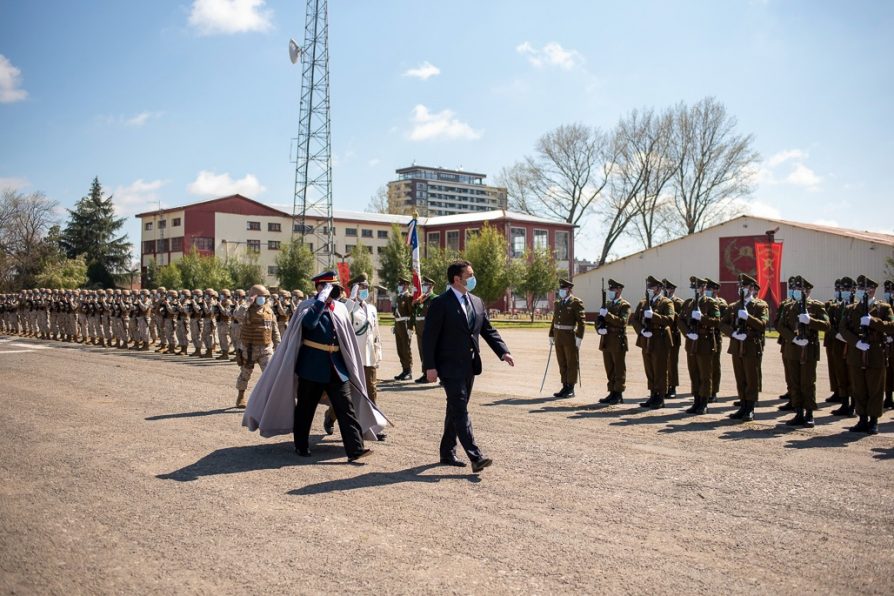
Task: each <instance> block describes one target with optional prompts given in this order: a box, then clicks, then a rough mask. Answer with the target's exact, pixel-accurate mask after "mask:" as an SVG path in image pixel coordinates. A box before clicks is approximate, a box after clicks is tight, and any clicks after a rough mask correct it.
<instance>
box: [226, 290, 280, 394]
mask: <svg viewBox="0 0 894 596" xmlns="http://www.w3.org/2000/svg"><path fill="white" fill-rule="evenodd" d="M260 297H263V298H264V304H258V303H257V299H258V298H260ZM269 297H270V293H269V292H268V291H267V288H265V287H264V286H262V285H260V284H259V285H255V286H252V288H251V291H250V292H249V302H248V304H245V305H244V306H242V307H241V308H240V309H239V312H238V313H237V314H236V316H237V317H238V318H239V322H240V334H241V348H242V349H241V351H240V353H239V354H237V362H238V363H239V366H240V371H239V377H238V378H237V379H236V389H237V390H238V394H237V396H236V407H237V408H244V407H245V405H246V402H245V390H246V389H247V388H248V381H249V379H251V373H252V370H254V367H255V363H257V364H258V366H260V367H261V372H263V371H264V369H265V368H267V363H268V362H270V357H271V356H273V350H274V349H275V348H276V346H278V345H279V342H280V335H279V328H278V327H277V326H276V316H275V315H274V314H273V309H271V308H270V304H269V303H268V302H267V299H268V298H269Z"/></svg>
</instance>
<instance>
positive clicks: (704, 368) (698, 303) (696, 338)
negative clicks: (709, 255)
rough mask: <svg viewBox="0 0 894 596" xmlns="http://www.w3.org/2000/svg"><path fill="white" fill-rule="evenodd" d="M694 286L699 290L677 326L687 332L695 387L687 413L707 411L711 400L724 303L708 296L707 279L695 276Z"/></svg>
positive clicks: (682, 311)
mask: <svg viewBox="0 0 894 596" xmlns="http://www.w3.org/2000/svg"><path fill="white" fill-rule="evenodd" d="M689 284H690V286H689V287H690V288H691V289H692V290H693V291H694V292H695V295H694V296H693V297H692V298H689V299H687V300H686V301H685V302H684V303H683V306H682V308H681V309H680V311H679V313H678V316H677V329H678V330H679V331H680V332H681V333H683V334H685V335H686V367H687V369H688V370H689V379H690V381H691V386H692V397H693V401H692V407H690V408H689V409H687V410H686V413H687V414H706V413H707V412H708V399H709V398H710V396H711V392H712V391H713V388H714V379H713V376H714V352H716V351H717V350H718V347H717V340H716V335H715V332H716V330H717V329H718V328H719V327H720V306H719V305H718V304H717V301H716V300H714V299H713V298H711V297H709V296H707V295H706V292H707V289H708V288H707V286H708V284H707V282H706V281H705V280H704V279H700V278H698V277H695V276H692V277H690V278H689Z"/></svg>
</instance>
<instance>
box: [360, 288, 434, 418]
mask: <svg viewBox="0 0 894 596" xmlns="http://www.w3.org/2000/svg"><path fill="white" fill-rule="evenodd" d="M434 287H435V280H433V279H431V278H430V277H423V278H422V288H421V290H422V291H421V292H420V293H419V297H418V298H416V299H414V300H413V310H412V314H411V315H410V329H412V330H413V331H414V332H415V333H416V349H417V351H418V353H419V366H420V368H421V367H422V335H423V332H424V331H425V315H427V314H428V309H429V307H430V306H431V301H432V299H433V298H434V297H435V293H434ZM395 324H397V323H395ZM415 382H416V383H428V382H429V381H428V379H427V378H426V377H425V370H423V371H422V374H421V375H420V376H419V378H418V379H416V380H415ZM370 398H372V396H370ZM373 401H374V402H375V400H373Z"/></svg>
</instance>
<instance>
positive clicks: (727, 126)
mask: <svg viewBox="0 0 894 596" xmlns="http://www.w3.org/2000/svg"><path fill="white" fill-rule="evenodd" d="M736 124H737V122H736V118H735V117H733V116H730V115H728V114H727V112H726V107H725V106H724V105H723V104H722V103H720V102H718V101H717V100H716V99H714V98H713V97H706V98H704V99H702V100H701V101H699V102H698V103H697V104H695V105H694V106H691V107H690V106H687V105H686V104H684V103H680V104H679V105H677V106H676V107H675V108H674V126H673V132H674V134H673V137H672V142H671V144H670V151H669V156H670V158H671V159H672V160H673V162H674V167H675V170H676V171H675V172H674V176H673V188H674V210H675V211H676V214H677V216H678V217H679V219H678V222H677V223H678V225H679V227H680V232H681V233H683V234H693V233H695V232H698V231H700V230H702V229H704V228H705V227H706V226H708V225H711V224H713V223H715V222H716V221H717V220H718V219H719V218H720V217H723V216H724V215H728V214H729V207H730V205H731V203H732V201H733V199H736V198H738V197H741V196H745V195H748V194H750V193H751V191H752V188H753V182H752V178H751V176H750V175H749V173H750V171H751V170H752V169H753V167H754V166H755V165H756V163H757V161H758V159H759V158H760V156H759V155H758V153H757V152H756V151H754V150H753V149H752V142H753V140H754V139H753V137H752V135H744V136H743V135H740V134H737V133H736V130H735V129H736Z"/></svg>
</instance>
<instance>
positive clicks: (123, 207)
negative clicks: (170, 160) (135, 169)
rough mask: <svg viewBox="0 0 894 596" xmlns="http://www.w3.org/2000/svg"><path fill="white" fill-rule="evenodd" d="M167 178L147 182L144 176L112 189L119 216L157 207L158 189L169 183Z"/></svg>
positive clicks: (113, 201) (113, 200) (113, 203)
mask: <svg viewBox="0 0 894 596" xmlns="http://www.w3.org/2000/svg"><path fill="white" fill-rule="evenodd" d="M167 183H168V181H167V180H152V181H151V182H146V181H145V180H143V179H142V178H140V179H138V180H135V181H134V182H132V183H130V184H128V185H127V186H117V187H115V190H113V191H112V205H114V206H115V212H116V213H117V214H118V215H119V216H125V217H126V216H129V215H134V214H135V213H140V212H141V211H149V210H151V209H154V208H157V207H158V206H159V204H158V194H157V191H158V189H160V188H161V187H162V186H164V185H165V184H167Z"/></svg>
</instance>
